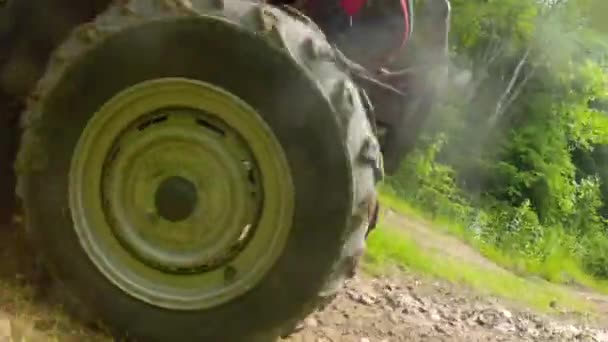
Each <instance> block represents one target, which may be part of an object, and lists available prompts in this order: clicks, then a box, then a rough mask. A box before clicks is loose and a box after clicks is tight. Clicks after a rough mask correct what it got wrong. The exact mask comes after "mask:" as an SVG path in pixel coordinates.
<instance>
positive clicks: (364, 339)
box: [361, 337, 370, 342]
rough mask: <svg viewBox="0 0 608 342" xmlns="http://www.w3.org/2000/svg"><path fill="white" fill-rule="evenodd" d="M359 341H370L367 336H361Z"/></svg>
mask: <svg viewBox="0 0 608 342" xmlns="http://www.w3.org/2000/svg"><path fill="white" fill-rule="evenodd" d="M361 342H370V341H369V338H367V337H362V338H361Z"/></svg>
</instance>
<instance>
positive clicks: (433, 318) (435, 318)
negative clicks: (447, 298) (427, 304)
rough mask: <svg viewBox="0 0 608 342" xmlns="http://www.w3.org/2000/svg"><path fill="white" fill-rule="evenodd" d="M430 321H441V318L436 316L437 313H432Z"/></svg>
mask: <svg viewBox="0 0 608 342" xmlns="http://www.w3.org/2000/svg"><path fill="white" fill-rule="evenodd" d="M431 319H432V320H433V321H441V316H439V314H438V313H436V312H433V313H432V314H431Z"/></svg>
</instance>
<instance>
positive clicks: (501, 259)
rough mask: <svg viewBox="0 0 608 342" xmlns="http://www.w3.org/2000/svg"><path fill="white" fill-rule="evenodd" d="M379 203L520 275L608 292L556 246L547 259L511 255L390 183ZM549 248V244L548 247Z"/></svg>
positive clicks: (606, 285)
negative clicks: (419, 204)
mask: <svg viewBox="0 0 608 342" xmlns="http://www.w3.org/2000/svg"><path fill="white" fill-rule="evenodd" d="M379 198H380V203H381V204H382V206H383V207H388V208H391V209H392V210H394V211H396V212H398V213H400V214H403V215H406V216H409V217H412V218H416V219H418V220H421V221H423V222H425V223H426V224H427V225H428V226H430V227H433V228H435V229H438V230H441V231H444V232H446V233H449V234H451V235H453V236H455V237H458V238H459V239H461V240H462V241H465V242H466V243H468V244H469V245H470V246H472V247H473V248H475V249H477V250H478V251H479V252H480V253H481V254H482V255H483V256H484V257H486V258H488V259H489V260H491V261H493V262H494V263H496V264H497V265H500V266H502V267H504V268H507V269H509V270H511V271H513V272H515V273H516V274H519V275H537V276H540V277H542V278H543V279H545V280H548V281H551V282H554V283H562V284H563V283H566V284H570V283H576V284H578V285H582V286H585V287H587V288H590V289H593V290H595V291H598V292H602V293H606V294H608V281H602V280H598V279H595V278H594V277H592V276H591V275H589V274H587V273H586V272H584V271H583V270H582V268H581V267H580V265H579V264H578V263H577V262H576V261H575V260H574V259H573V258H572V257H571V256H570V255H569V254H568V253H564V252H563V251H561V250H560V249H559V248H555V252H554V253H552V254H551V255H550V256H549V257H548V258H547V259H546V260H544V261H542V262H539V261H536V260H526V259H524V258H522V257H521V256H514V255H509V253H506V252H504V251H501V250H499V249H497V248H496V247H494V246H492V245H488V244H485V243H483V242H481V241H479V240H477V239H475V238H473V236H472V235H471V234H470V233H469V232H468V231H467V229H466V228H465V227H464V226H463V225H461V224H457V223H454V222H453V221H452V220H450V219H449V218H445V217H435V218H431V217H429V215H428V214H427V213H425V212H424V211H422V210H421V209H419V208H415V207H414V206H412V205H410V204H409V203H407V202H406V201H404V200H402V199H401V198H399V197H398V196H397V195H396V194H395V192H394V191H393V190H392V189H391V188H390V187H388V186H386V185H382V186H381V187H380V193H379ZM548 248H549V247H548Z"/></svg>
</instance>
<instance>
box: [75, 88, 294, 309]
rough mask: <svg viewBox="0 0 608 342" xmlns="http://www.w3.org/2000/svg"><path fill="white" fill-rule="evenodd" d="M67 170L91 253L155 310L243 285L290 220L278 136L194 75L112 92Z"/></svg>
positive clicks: (273, 254)
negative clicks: (117, 92)
mask: <svg viewBox="0 0 608 342" xmlns="http://www.w3.org/2000/svg"><path fill="white" fill-rule="evenodd" d="M70 176H71V177H70V181H71V182H70V202H71V207H72V208H71V209H72V216H73V217H74V221H75V228H76V232H77V234H78V235H79V238H80V239H81V242H82V246H83V248H84V249H85V250H86V252H87V253H88V255H89V257H90V258H91V260H92V261H93V262H94V263H95V264H96V265H97V266H98V268H99V269H100V270H101V271H102V273H104V275H105V276H106V277H107V278H109V279H110V280H111V281H112V282H114V283H115V284H116V285H118V286H119V287H121V288H122V289H123V290H124V291H126V292H127V293H129V294H130V295H132V296H135V297H137V298H140V299H143V300H145V301H147V302H149V303H151V304H154V305H157V306H161V307H167V308H173V309H200V308H204V307H209V306H213V305H218V304H220V303H223V302H225V301H227V300H230V299H233V298H235V297H236V296H239V295H241V294H243V293H244V292H246V291H247V290H249V289H250V288H251V287H253V286H254V285H255V283H256V282H257V281H259V280H260V279H262V277H263V275H264V274H265V273H266V272H267V271H268V270H269V268H270V267H271V266H272V264H273V263H274V261H275V260H276V258H277V257H278V256H279V255H280V253H281V252H282V249H283V247H284V244H285V240H286V237H287V235H288V233H289V229H290V226H291V219H292V215H293V188H292V184H291V176H290V172H289V168H288V165H287V162H286V159H285V156H284V155H283V151H282V149H281V147H280V145H279V143H278V142H277V141H276V138H275V137H274V135H273V134H272V132H271V131H270V129H269V128H268V127H267V126H266V124H265V122H264V121H263V119H262V118H261V117H260V116H259V115H258V114H257V113H255V111H253V110H252V109H251V108H249V107H248V106H247V105H246V104H244V103H242V102H241V101H240V100H239V99H238V98H236V97H235V96H233V95H231V94H229V93H227V92H225V91H223V90H221V89H218V88H215V87H212V86H210V85H208V84H205V83H202V82H195V81H191V80H185V79H161V80H155V81H149V82H145V83H142V84H139V85H136V86H134V87H132V88H129V89H127V90H125V91H123V92H122V93H120V94H118V95H116V96H115V97H114V98H113V99H111V100H110V101H109V102H108V103H106V105H105V106H104V107H103V108H102V109H101V110H100V111H99V112H98V113H96V114H95V115H94V117H93V118H92V119H91V120H90V122H89V124H88V125H87V127H86V129H85V131H84V132H83V134H82V136H81V138H80V141H79V143H78V146H77V149H76V153H75V155H74V158H73V161H72V168H71V175H70Z"/></svg>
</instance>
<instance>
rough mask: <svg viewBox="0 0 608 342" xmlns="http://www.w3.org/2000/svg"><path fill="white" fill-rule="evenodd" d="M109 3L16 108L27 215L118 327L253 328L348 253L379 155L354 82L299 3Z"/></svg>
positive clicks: (275, 320)
mask: <svg viewBox="0 0 608 342" xmlns="http://www.w3.org/2000/svg"><path fill="white" fill-rule="evenodd" d="M118 3H119V4H118V5H115V6H113V7H111V8H110V9H108V10H107V11H106V12H105V13H103V14H102V15H100V16H99V17H98V18H97V19H96V20H95V21H94V22H92V23H89V24H86V25H84V26H83V27H81V28H79V29H77V30H76V31H75V32H74V33H73V34H72V35H71V36H70V38H69V39H68V40H67V41H66V42H65V43H64V44H62V45H61V46H60V47H59V48H58V50H57V51H56V52H55V54H54V56H53V58H52V61H51V62H50V64H49V66H48V70H47V72H46V74H45V76H44V78H43V79H42V80H41V81H40V82H39V85H38V87H37V90H36V91H35V92H34V94H33V96H32V103H31V104H30V107H29V110H28V111H27V113H26V114H25V116H24V120H23V128H24V133H23V137H22V145H21V148H20V151H19V154H18V161H17V170H18V194H19V195H20V196H21V198H22V202H23V206H24V212H25V215H24V217H25V220H26V225H27V231H28V233H29V235H30V236H31V237H32V239H33V241H34V242H35V245H36V246H37V247H38V248H39V250H40V251H41V257H42V259H43V260H44V261H45V262H46V263H47V264H48V265H49V269H50V270H51V273H52V274H53V275H54V276H55V278H56V279H57V280H58V281H59V282H60V283H61V284H62V285H64V287H65V291H64V292H65V293H66V296H70V295H74V297H75V298H76V302H77V303H79V305H80V306H81V307H82V308H86V309H87V310H88V311H90V314H92V315H93V316H92V317H95V318H99V319H101V321H102V322H105V323H106V324H107V325H108V326H109V327H110V328H111V329H112V330H113V331H114V332H115V333H116V334H117V335H120V336H121V337H124V336H131V337H134V338H135V340H138V341H222V342H223V341H272V340H274V339H275V338H276V337H277V336H279V335H280V334H282V333H283V332H284V331H285V329H286V328H287V327H289V326H293V324H294V322H296V321H298V320H299V319H301V318H303V317H304V316H306V315H307V314H309V313H310V312H311V311H312V310H314V309H315V308H317V307H318V306H319V305H320V304H321V303H322V302H323V301H324V300H326V299H327V298H330V297H332V295H333V294H334V293H335V292H336V291H337V290H338V289H339V287H340V285H341V283H342V281H343V280H344V279H345V278H346V277H348V276H349V274H351V273H352V271H353V268H354V267H355V265H356V260H357V258H358V257H359V256H360V254H361V253H362V249H363V247H364V236H365V232H366V230H367V228H368V222H369V218H370V213H372V212H373V208H374V202H375V196H376V194H375V182H376V179H375V178H374V177H375V176H374V175H377V174H378V170H377V168H378V165H379V158H380V155H379V152H378V151H379V149H378V143H377V140H376V138H375V136H374V134H373V132H372V129H371V125H370V123H369V122H368V120H367V118H366V113H365V111H364V108H363V106H362V104H361V100H360V97H359V95H358V92H357V89H356V88H355V86H354V85H353V83H352V82H351V81H350V79H349V77H348V75H347V73H346V72H345V71H344V70H342V69H341V67H340V66H339V65H338V64H336V62H335V60H334V53H333V51H332V49H331V48H330V46H329V44H328V43H327V41H326V40H325V37H324V35H323V34H322V33H321V32H320V31H319V30H318V29H317V28H315V26H314V25H312V24H311V23H310V22H308V21H307V20H306V18H305V17H302V16H300V15H297V14H293V13H292V14H287V13H285V12H282V11H280V10H278V9H276V8H273V7H270V6H267V5H263V4H257V3H252V2H248V1H237V0H225V1H216V0H208V1H204V0H196V1H194V0H193V1H192V2H190V1H160V0H159V1H154V0H141V1H129V2H125V1H121V2H118ZM68 302H69V301H68Z"/></svg>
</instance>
